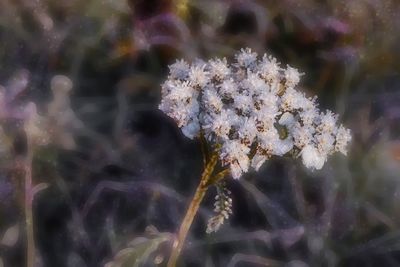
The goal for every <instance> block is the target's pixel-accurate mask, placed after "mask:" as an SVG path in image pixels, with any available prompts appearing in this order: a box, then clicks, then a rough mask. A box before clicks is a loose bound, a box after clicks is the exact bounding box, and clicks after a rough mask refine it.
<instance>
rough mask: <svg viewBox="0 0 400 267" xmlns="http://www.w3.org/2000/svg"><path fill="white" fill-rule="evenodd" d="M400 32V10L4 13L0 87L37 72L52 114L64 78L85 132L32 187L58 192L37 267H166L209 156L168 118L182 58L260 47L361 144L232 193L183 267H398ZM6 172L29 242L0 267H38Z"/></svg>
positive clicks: (77, 5)
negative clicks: (172, 78)
mask: <svg viewBox="0 0 400 267" xmlns="http://www.w3.org/2000/svg"><path fill="white" fill-rule="evenodd" d="M399 29H400V2H398V1H396V0H351V1H345V0H343V1H334V0H326V1H311V0H282V1H233V0H232V1H228V0H226V1H214V0H203V1H201V0H194V1H185V0H175V1H174V0H159V1H156V0H138V1H134V0H130V1H128V2H127V1H125V0H114V1H111V0H104V1H98V0H89V1H78V0H70V1H64V0H63V1H61V0H36V1H31V0H2V1H1V2H0V84H2V85H3V86H4V87H7V84H8V83H9V81H10V80H11V81H12V80H13V79H14V80H15V79H17V80H18V79H19V77H20V76H18V75H20V74H21V71H22V72H23V73H25V74H26V73H27V74H29V79H28V81H29V82H28V85H27V90H26V93H25V94H26V95H25V96H24V97H26V98H29V99H30V100H33V101H34V102H36V104H37V107H38V110H39V114H46V112H47V111H46V110H47V108H46V107H47V104H48V103H49V102H50V101H51V98H52V94H51V88H50V81H51V80H52V78H53V77H54V75H57V74H62V75H65V76H67V77H68V78H69V79H70V80H71V81H72V82H73V85H74V86H73V91H72V93H71V108H72V110H73V111H74V112H75V114H76V117H77V119H78V120H79V121H81V122H82V124H83V127H80V128H79V130H74V131H72V130H71V129H63V131H66V132H71V134H72V136H73V139H74V140H75V143H76V145H75V146H74V147H73V148H71V147H63V146H60V145H57V144H53V145H50V146H48V147H46V148H43V149H41V150H39V151H38V152H37V153H36V154H35V160H34V165H33V167H34V181H35V183H39V182H46V183H48V184H49V187H48V188H47V189H46V190H45V191H43V192H41V193H40V194H38V195H37V197H36V198H35V201H34V225H35V239H36V244H37V249H38V253H37V254H38V255H39V263H38V265H39V266H45V267H47V266H48V267H63V266H68V267H81V266H82V267H84V266H104V265H105V264H106V263H108V262H110V265H109V266H112V267H117V266H136V265H133V263H132V262H134V261H135V260H137V261H139V262H140V264H139V265H137V266H163V264H164V263H165V261H166V259H167V258H168V253H169V245H170V243H169V242H168V241H166V242H162V243H161V244H160V245H158V243H157V242H158V241H159V240H160V239H159V238H163V237H168V236H169V234H168V233H171V232H174V231H175V230H176V229H177V227H178V226H179V223H180V221H181V219H182V217H183V214H184V211H185V208H186V205H187V204H188V201H189V200H190V196H191V195H192V194H193V192H194V190H195V187H196V185H197V183H198V180H199V177H200V174H201V168H202V158H201V152H200V149H199V144H198V143H197V142H196V141H190V140H188V139H187V138H185V137H184V136H183V135H182V134H181V133H180V131H179V129H178V128H177V126H176V125H175V124H174V123H173V121H171V119H169V118H168V117H167V116H166V115H164V114H163V113H162V112H161V111H159V110H158V109H157V107H158V104H159V102H160V83H161V82H162V81H163V80H164V79H165V78H166V75H167V73H168V64H170V63H172V62H174V61H175V60H176V59H179V58H184V59H186V60H188V61H191V60H194V59H195V58H202V59H209V58H212V57H227V58H228V59H232V56H233V54H234V53H235V52H236V51H237V50H238V49H240V48H242V47H251V48H252V49H253V50H255V51H257V52H258V53H259V54H263V53H265V52H267V53H270V54H272V55H274V56H275V57H277V58H278V59H279V60H280V61H281V62H283V63H285V64H290V65H291V66H294V67H296V68H298V69H299V70H300V72H304V73H305V75H304V76H302V81H301V84H300V87H301V88H302V90H304V91H305V92H306V93H307V94H308V95H310V96H312V95H317V96H318V99H319V103H320V107H321V109H331V110H333V111H334V112H335V113H338V114H339V115H340V120H341V121H342V122H343V123H344V125H345V126H346V127H348V128H350V129H351V130H352V135H353V141H352V143H351V146H350V149H349V154H348V156H347V157H345V156H342V155H335V156H333V157H331V158H330V159H329V160H328V162H327V164H326V165H325V166H324V168H323V169H322V170H321V171H314V172H310V171H308V170H306V169H305V168H304V167H303V166H302V165H301V163H299V162H298V161H296V160H293V159H279V158H276V159H272V160H270V161H269V162H267V163H266V164H265V165H264V166H263V167H262V169H261V170H260V171H259V172H257V173H254V172H253V173H249V174H246V175H245V176H244V177H242V178H241V179H240V180H232V179H228V181H227V187H228V188H229V189H230V190H231V191H232V198H233V215H232V217H231V218H230V219H229V221H228V222H227V223H226V224H224V226H223V227H222V228H221V229H220V231H218V232H217V233H213V234H209V235H207V234H206V233H205V228H206V223H207V219H208V218H209V217H210V216H211V215H212V213H211V212H212V209H213V198H214V189H212V190H211V191H210V192H209V194H208V195H207V197H206V199H205V201H204V202H203V205H202V209H201V211H200V214H199V215H198V216H197V217H196V219H195V222H194V224H193V226H192V229H191V232H190V235H189V237H188V240H187V243H186V249H185V250H184V252H183V254H182V262H181V265H182V266H291V267H300V266H400V253H399V249H400V231H399V226H400V203H399V202H400V139H399V132H400V104H399V103H400V90H399V89H400V76H399V71H400V63H399V62H400V53H399V50H400V32H399ZM0 173H1V177H0V191H1V192H0V198H1V201H0V236H1V235H4V233H5V232H6V230H7V229H9V228H10V227H12V226H14V225H17V227H20V229H21V230H20V235H19V237H18V239H17V241H16V242H15V243H14V244H12V245H10V244H8V245H7V244H4V242H2V243H1V244H0V253H1V254H0V257H1V260H2V263H3V266H6V267H8V266H10V267H19V266H25V263H24V262H25V237H24V234H23V222H24V216H23V210H22V209H21V206H20V205H19V204H18V197H17V195H18V194H17V191H18V187H17V185H15V184H13V183H12V182H11V179H10V177H9V176H8V173H7V171H5V170H3V171H0ZM131 241H133V243H132V242H131ZM139 241H143V243H140V242H139ZM138 244H139V245H138ZM143 244H144V245H143ZM123 249H125V250H124V251H125V252H127V255H129V256H128V257H127V258H128V260H127V263H126V265H118V260H121V253H120V251H121V250H123ZM147 252H148V253H149V255H147V254H146V253H147ZM129 262H131V263H129ZM158 263H160V264H158Z"/></svg>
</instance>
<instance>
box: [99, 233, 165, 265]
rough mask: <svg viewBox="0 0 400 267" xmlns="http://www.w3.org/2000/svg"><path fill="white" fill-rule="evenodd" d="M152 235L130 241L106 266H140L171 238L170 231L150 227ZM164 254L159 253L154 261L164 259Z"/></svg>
mask: <svg viewBox="0 0 400 267" xmlns="http://www.w3.org/2000/svg"><path fill="white" fill-rule="evenodd" d="M148 231H150V232H151V234H150V237H137V238H135V239H133V240H132V241H131V242H129V247H127V248H124V249H122V250H120V251H119V252H118V253H117V255H116V256H115V257H114V259H113V261H111V262H109V263H107V264H106V265H105V267H139V266H142V265H143V264H144V263H146V262H147V261H148V260H149V257H150V255H152V254H153V253H154V252H156V251H157V249H158V248H159V246H160V245H161V244H162V243H164V242H166V241H169V240H171V234H170V233H159V232H158V231H156V230H155V229H153V228H148ZM162 259H163V257H162V255H157V259H155V260H154V262H158V261H160V260H161V261H162Z"/></svg>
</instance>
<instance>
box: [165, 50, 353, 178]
mask: <svg viewBox="0 0 400 267" xmlns="http://www.w3.org/2000/svg"><path fill="white" fill-rule="evenodd" d="M235 59H236V61H235V62H234V63H231V64H229V63H228V62H227V60H226V59H225V58H224V59H211V60H209V61H208V62H204V61H200V60H199V61H196V62H194V63H193V64H188V63H187V62H185V61H183V60H179V61H177V62H176V63H174V64H172V65H171V66H170V67H169V69H170V73H169V76H168V79H167V80H166V81H165V82H164V83H163V85H162V100H161V104H160V106H159V108H160V109H161V110H162V111H163V112H165V113H166V114H167V115H168V116H170V117H171V118H173V119H174V120H175V121H176V123H177V124H178V126H179V127H180V128H181V130H182V132H183V134H184V135H185V136H187V137H188V138H191V139H193V138H195V137H198V136H200V134H201V133H204V135H205V137H206V139H207V140H208V142H209V143H210V144H212V145H214V146H215V147H217V146H218V147H219V148H220V151H219V156H220V160H221V162H222V164H223V165H224V166H229V168H230V172H231V175H232V177H233V178H239V177H240V176H241V175H242V174H243V173H245V172H247V171H248V170H249V169H250V168H254V169H255V170H258V169H259V168H260V167H261V166H262V164H263V163H264V162H265V161H266V160H268V159H269V158H271V156H284V155H291V156H293V157H301V159H302V162H303V164H304V165H305V166H306V167H307V168H310V169H321V168H322V167H323V165H324V163H325V162H326V160H327V157H328V156H329V155H331V154H333V153H334V152H341V153H343V154H345V155H346V154H347V145H348V143H349V142H350V140H351V135H350V130H348V129H346V128H345V127H344V126H343V125H338V124H337V119H338V118H337V115H335V114H334V113H332V112H331V111H329V110H327V111H320V110H319V108H318V106H317V103H316V98H315V97H314V98H309V97H307V96H305V94H304V93H302V92H299V91H297V90H296V89H295V88H296V86H297V84H298V83H299V81H300V76H301V75H300V73H299V72H298V70H297V69H295V68H292V67H290V66H287V67H286V68H284V67H282V66H281V65H280V64H279V63H278V62H277V60H276V59H275V58H273V57H271V56H267V55H264V56H263V57H262V58H259V57H258V55H257V54H256V53H254V52H252V51H251V50H250V49H249V48H246V49H242V50H241V51H239V52H238V53H237V54H236V56H235Z"/></svg>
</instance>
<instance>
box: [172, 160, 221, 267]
mask: <svg viewBox="0 0 400 267" xmlns="http://www.w3.org/2000/svg"><path fill="white" fill-rule="evenodd" d="M217 160H218V156H217V155H216V154H214V155H213V156H212V157H211V159H210V161H209V162H208V163H207V165H206V167H205V169H204V171H203V174H202V175H201V180H200V183H199V185H198V186H197V189H196V192H195V193H194V196H193V198H192V201H191V202H190V205H189V207H188V209H187V210H186V214H185V217H184V218H183V221H182V223H181V226H180V228H179V232H178V238H177V239H176V240H175V241H174V244H173V246H172V252H171V256H170V258H169V260H168V264H167V267H175V266H176V263H177V261H178V258H179V255H180V254H181V251H182V248H183V244H184V243H185V240H186V236H187V234H188V232H189V229H190V226H191V225H192V222H193V219H194V217H195V216H196V214H197V211H198V209H199V207H200V203H201V201H202V200H203V198H204V196H205V194H206V192H207V189H208V187H209V185H208V181H209V179H210V177H211V175H212V173H213V171H214V168H215V165H216V164H217Z"/></svg>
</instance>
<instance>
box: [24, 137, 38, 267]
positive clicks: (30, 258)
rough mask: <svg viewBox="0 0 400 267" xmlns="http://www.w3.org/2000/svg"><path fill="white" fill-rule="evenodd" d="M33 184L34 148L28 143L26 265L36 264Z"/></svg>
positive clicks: (26, 165)
mask: <svg viewBox="0 0 400 267" xmlns="http://www.w3.org/2000/svg"><path fill="white" fill-rule="evenodd" d="M32 189H33V185H32V150H31V147H30V146H29V144H28V153H27V157H26V161H25V224H26V225H25V227H26V238H27V252H26V266H27V267H34V266H35V250H36V248H35V239H34V233H33V211H32V205H33V190H32Z"/></svg>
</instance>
